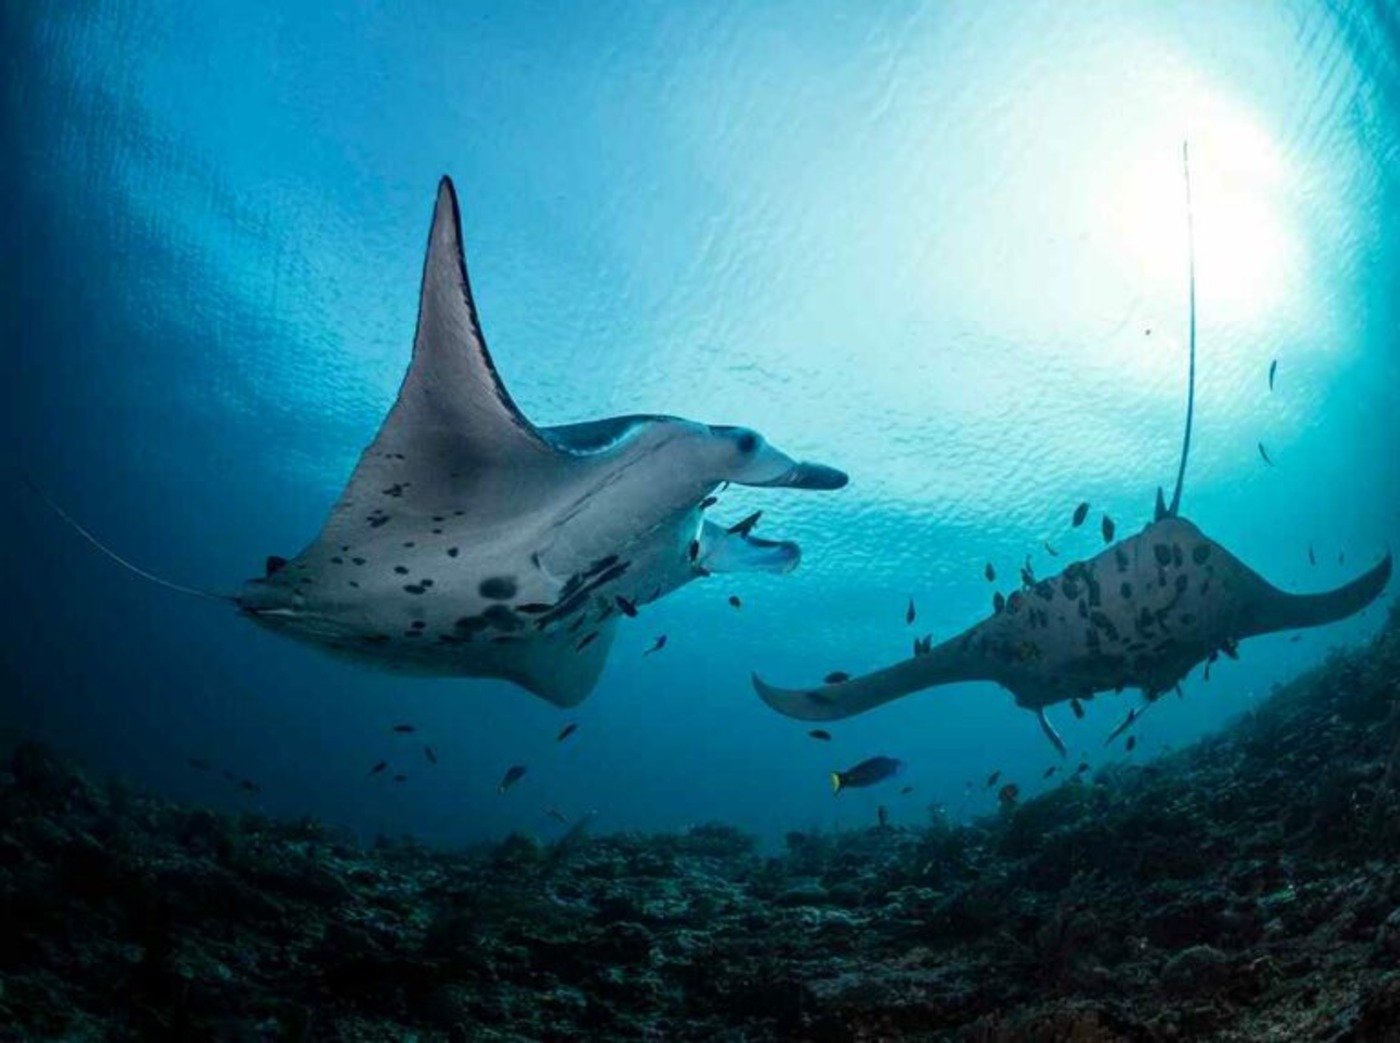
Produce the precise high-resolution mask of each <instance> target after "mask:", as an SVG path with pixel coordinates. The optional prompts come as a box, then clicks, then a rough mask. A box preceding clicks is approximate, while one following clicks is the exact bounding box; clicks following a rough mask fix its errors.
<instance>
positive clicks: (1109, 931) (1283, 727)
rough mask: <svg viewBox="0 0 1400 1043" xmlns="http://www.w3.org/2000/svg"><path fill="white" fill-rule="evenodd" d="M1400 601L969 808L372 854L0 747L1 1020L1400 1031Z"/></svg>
mask: <svg viewBox="0 0 1400 1043" xmlns="http://www.w3.org/2000/svg"><path fill="white" fill-rule="evenodd" d="M1398 812H1400V614H1398V613H1392V616H1391V619H1390V621H1389V623H1388V625H1387V626H1386V628H1385V629H1384V631H1383V632H1382V633H1381V635H1380V636H1379V637H1378V638H1377V639H1376V640H1375V641H1374V642H1373V644H1372V645H1371V646H1370V647H1369V648H1367V649H1364V650H1361V651H1357V652H1352V653H1347V654H1334V655H1333V656H1332V657H1331V658H1330V659H1329V660H1328V661H1327V662H1326V663H1325V664H1323V665H1322V666H1320V667H1319V668H1317V669H1316V670H1314V671H1313V672H1311V673H1310V674H1309V675H1307V676H1305V677H1303V678H1300V679H1299V680H1297V681H1296V682H1294V683H1292V684H1290V685H1288V686H1286V687H1285V688H1282V689H1281V690H1279V691H1277V692H1275V693H1274V694H1273V695H1272V696H1271V697H1270V698H1269V699H1268V700H1267V701H1266V702H1264V703H1263V704H1261V705H1260V706H1259V708H1258V709H1257V711H1255V712H1254V713H1252V714H1250V715H1249V716H1248V717H1246V718H1244V719H1242V720H1240V721H1238V722H1237V723H1236V724H1234V725H1232V726H1231V727H1230V728H1228V729H1226V730H1225V731H1224V732H1222V733H1221V734H1219V735H1218V736H1216V737H1214V738H1212V739H1210V740H1208V741H1206V742H1203V743H1201V744H1198V745H1196V746H1194V747H1191V748H1189V749H1186V750H1182V751H1180V752H1178V753H1176V754H1173V755H1172V756H1170V757H1166V758H1163V759H1161V760H1158V761H1156V762H1153V763H1150V764H1148V765H1146V766H1143V767H1132V768H1127V767H1124V768H1114V769H1110V770H1105V771H1102V772H1099V773H1098V774H1097V775H1096V776H1094V777H1092V778H1083V779H1078V780H1071V781H1067V782H1066V783H1064V784H1063V785H1061V786H1060V787H1058V788H1057V789H1055V790H1053V791H1050V792H1048V793H1047V794H1045V795H1043V796H1040V797H1037V798H1035V799H1032V800H1028V801H1025V802H1024V803H1021V804H1019V805H1015V806H1007V807H1005V808H1003V809H1002V811H1001V813H1000V814H998V815H996V816H993V817H991V818H988V819H986V820H982V821H979V822H976V823H974V824H972V825H968V826H956V827H954V826H949V825H947V824H946V823H940V822H937V821H935V822H933V823H932V824H930V825H929V826H928V827H926V828H922V829H909V828H870V829H863V830H858V831H851V832H845V833H839V834H811V833H793V834H791V835H789V836H788V838H787V841H786V844H785V847H784V849H783V850H782V851H781V852H780V853H778V854H775V855H765V854H763V853H761V852H759V851H758V850H757V849H756V846H755V844H754V842H753V841H752V840H751V839H750V838H748V837H746V836H743V835H741V834H739V833H737V832H736V831H734V830H732V829H730V828H728V827H726V826H724V825H718V824H716V825H706V826H700V827H697V828H695V829H692V830H690V831H689V832H686V833H684V834H680V835H648V836H641V835H629V834H623V835H611V836H597V837H590V836H588V835H587V834H585V833H580V834H577V835H575V836H573V837H572V838H571V839H570V842H569V843H567V844H564V845H562V846H542V845H541V844H539V843H538V842H536V841H535V840H533V839H531V838H529V837H525V836H514V837H511V838H509V839H508V840H506V841H505V842H504V843H501V844H499V845H497V846H495V847H494V848H492V849H491V850H483V851H472V852H466V853H453V852H445V851H437V850H432V849H429V848H426V847H423V846H421V845H417V844H414V843H412V842H411V841H396V842H381V843H379V844H377V845H374V846H371V847H363V846H360V845H358V844H356V843H355V842H353V841H352V840H351V839H349V838H347V837H345V836H342V835H340V834H338V833H337V832H336V831H335V830H333V829H330V828H327V827H325V826H322V825H319V824H317V823H314V822H298V823H286V822H274V821H269V820H267V819H265V818H261V817H258V816H254V815H243V816H241V817H227V816H221V815H216V814H213V813H210V812H208V811H205V810H199V809H190V808H184V807H178V806H174V805H172V804H170V803H168V802H165V801H162V800H159V799H156V798H154V797H151V796H148V795H144V794H140V793H134V792H130V791H128V790H126V789H124V788H122V787H121V786H119V785H117V784H114V783H109V784H104V785H98V784H95V783H93V782H91V781H89V780H88V779H86V778H85V777H84V776H83V774H82V773H81V772H80V771H79V770H77V769H76V768H74V767H73V766H72V765H69V764H66V763H64V762H62V761H61V760H60V759H58V758H56V757H55V756H53V755H52V754H50V753H48V752H46V751H45V750H44V749H43V748H41V747H37V746H32V745H31V746H25V747H22V748H20V749H19V750H18V751H17V752H16V753H15V754H14V755H13V756H12V757H11V758H10V759H9V761H8V762H7V763H6V764H5V765H4V766H3V769H0V923H2V924H3V925H4V929H3V931H0V1026H3V1027H0V1038H5V1039H9V1038H15V1039H60V1038H61V1039H65V1040H87V1039H91V1040H99V1039H101V1040H106V1039H118V1040H121V1039H162V1038H166V1039H230V1040H264V1039H290V1040H321V1039H327V1040H329V1039H336V1040H398V1039H418V1040H434V1039H441V1040H468V1039H470V1040H526V1039H565V1038H570V1039H572V1038H590V1037H591V1038H599V1039H633V1038H635V1039H667V1040H674V1039H732V1040H740V1039H743V1040H761V1039H808V1040H832V1041H835V1040H848V1039H850V1040H854V1039H894V1038H899V1039H945V1038H946V1039H960V1040H976V1041H993V1040H1023V1039H1024V1040H1059V1039H1074V1040H1085V1041H1093V1040H1109V1039H1121V1038H1133V1039H1164V1040H1165V1039H1200V1038H1214V1039H1224V1040H1260V1039H1280V1040H1283V1039H1287V1040H1305V1039H1318V1040H1323V1039H1326V1040H1335V1039H1355V1040H1369V1039H1375V1040H1381V1039H1395V1038H1400V1029H1397V1026H1400V860H1397V855H1400V814H1397V813H1398Z"/></svg>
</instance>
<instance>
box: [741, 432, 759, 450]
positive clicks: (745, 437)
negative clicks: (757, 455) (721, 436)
mask: <svg viewBox="0 0 1400 1043" xmlns="http://www.w3.org/2000/svg"><path fill="white" fill-rule="evenodd" d="M738 446H739V452H741V453H752V452H753V451H754V450H755V449H757V448H758V436H757V435H756V434H754V433H753V432H752V431H745V432H744V433H743V434H742V435H740V436H739V441H738Z"/></svg>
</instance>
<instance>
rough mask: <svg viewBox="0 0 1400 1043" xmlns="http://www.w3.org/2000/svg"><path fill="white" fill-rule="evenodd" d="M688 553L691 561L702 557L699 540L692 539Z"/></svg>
mask: <svg viewBox="0 0 1400 1043" xmlns="http://www.w3.org/2000/svg"><path fill="white" fill-rule="evenodd" d="M686 554H687V556H688V557H689V558H690V560H691V561H694V560H696V559H697V558H698V557H700V541H699V540H691V541H690V547H689V549H688V550H687V551H686Z"/></svg>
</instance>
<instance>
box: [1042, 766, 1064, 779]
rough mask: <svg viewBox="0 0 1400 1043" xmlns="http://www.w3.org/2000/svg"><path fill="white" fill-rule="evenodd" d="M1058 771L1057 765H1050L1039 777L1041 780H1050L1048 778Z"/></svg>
mask: <svg viewBox="0 0 1400 1043" xmlns="http://www.w3.org/2000/svg"><path fill="white" fill-rule="evenodd" d="M1059 770H1060V768H1059V765H1056V764H1052V765H1050V767H1048V768H1046V769H1045V773H1044V774H1043V775H1041V776H1040V777H1041V778H1042V779H1048V778H1050V776H1052V775H1054V774H1055V772H1057V771H1059Z"/></svg>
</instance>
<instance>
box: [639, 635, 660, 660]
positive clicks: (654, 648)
mask: <svg viewBox="0 0 1400 1043" xmlns="http://www.w3.org/2000/svg"><path fill="white" fill-rule="evenodd" d="M665 647H666V635H665V634H662V635H660V636H659V637H657V639H656V644H654V645H652V646H651V647H650V648H648V649H647V650H646V651H645V652H643V653H642V655H644V656H648V655H651V654H652V653H653V652H660V651H661V650H662V649H663V648H665Z"/></svg>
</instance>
